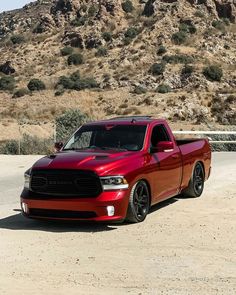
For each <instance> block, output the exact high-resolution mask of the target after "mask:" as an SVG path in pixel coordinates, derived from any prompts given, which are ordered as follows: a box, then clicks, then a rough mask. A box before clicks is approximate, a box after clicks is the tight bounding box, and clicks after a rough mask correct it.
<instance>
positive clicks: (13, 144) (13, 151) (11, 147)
mask: <svg viewBox="0 0 236 295" xmlns="http://www.w3.org/2000/svg"><path fill="white" fill-rule="evenodd" d="M18 153H19V142H18V141H16V140H9V141H7V142H6V143H4V144H3V145H2V146H1V148H0V154H4V155H17V154H18Z"/></svg>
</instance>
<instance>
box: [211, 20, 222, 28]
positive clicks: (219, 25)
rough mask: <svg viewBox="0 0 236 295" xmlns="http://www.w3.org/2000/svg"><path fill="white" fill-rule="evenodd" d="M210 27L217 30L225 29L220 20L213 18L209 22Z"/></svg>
mask: <svg viewBox="0 0 236 295" xmlns="http://www.w3.org/2000/svg"><path fill="white" fill-rule="evenodd" d="M211 25H212V27H214V28H216V29H217V30H220V31H224V30H225V25H224V23H223V22H222V21H220V20H213V21H212V23H211Z"/></svg>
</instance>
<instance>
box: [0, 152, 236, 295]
mask: <svg viewBox="0 0 236 295" xmlns="http://www.w3.org/2000/svg"><path fill="white" fill-rule="evenodd" d="M36 158H37V157H35V156H29V157H28V156H26V157H23V156H20V157H19V156H16V157H14V156H12V157H9V156H0V167H1V168H0V269H1V271H0V294H1V295H4V294H7V295H8V294H9V295H14V294H26V295H27V294H32V295H35V294H36V295H38V294H49V295H51V294H79V295H83V294H86V295H87V294H94V295H100V294H102V295H104V294H109V295H110V294H112V295H113V294H114V295H116V294H136V295H141V294H142V295H144V294H145V295H146V294H148V295H149V294H155V295H156V294H158V295H159V294H168V295H180V294H181V295H187V294H189V295H195V294H201V295H202V294H204V295H208V294H210V295H213V294H224V295H234V294H236V234H235V233H236V180H235V179H236V154H235V153H215V154H214V156H213V170H212V175H211V179H210V180H209V181H208V182H206V184H205V192H204V194H203V196H202V197H201V198H199V199H181V198H172V199H171V200H169V201H166V202H164V203H161V204H159V205H157V206H155V207H154V208H153V209H152V211H151V213H150V214H149V215H148V217H147V219H146V221H145V222H143V223H140V224H133V225H132V224H128V225H127V224H125V225H102V224H81V223H73V224H65V223H55V222H40V221H33V220H27V219H24V218H23V217H22V216H21V215H20V212H19V211H18V210H19V200H18V198H19V193H20V190H21V186H22V181H23V178H22V175H23V172H24V170H26V168H28V167H29V166H30V164H31V163H33V162H34V161H35V159H36Z"/></svg>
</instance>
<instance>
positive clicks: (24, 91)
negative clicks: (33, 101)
mask: <svg viewBox="0 0 236 295" xmlns="http://www.w3.org/2000/svg"><path fill="white" fill-rule="evenodd" d="M29 93H30V92H29V90H28V89H27V88H20V89H17V90H16V91H15V92H14V94H13V98H18V97H22V96H25V95H27V94H29Z"/></svg>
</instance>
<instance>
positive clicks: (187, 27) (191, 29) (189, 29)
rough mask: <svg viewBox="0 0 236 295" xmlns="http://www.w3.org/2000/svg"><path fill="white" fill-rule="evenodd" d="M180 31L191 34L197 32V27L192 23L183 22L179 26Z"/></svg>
mask: <svg viewBox="0 0 236 295" xmlns="http://www.w3.org/2000/svg"><path fill="white" fill-rule="evenodd" d="M179 31H180V32H181V31H182V32H185V33H189V34H195V33H196V32H197V28H196V27H195V26H194V25H193V24H191V23H181V24H180V26H179Z"/></svg>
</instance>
